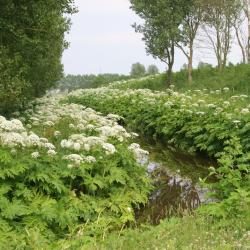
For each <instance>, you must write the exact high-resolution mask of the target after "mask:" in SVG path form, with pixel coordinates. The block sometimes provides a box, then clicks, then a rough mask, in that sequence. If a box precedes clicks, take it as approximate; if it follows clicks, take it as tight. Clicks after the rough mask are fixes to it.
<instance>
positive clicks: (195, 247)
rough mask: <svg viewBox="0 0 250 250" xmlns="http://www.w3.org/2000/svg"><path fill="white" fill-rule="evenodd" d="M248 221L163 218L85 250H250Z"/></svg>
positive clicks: (194, 217) (98, 242) (190, 217)
mask: <svg viewBox="0 0 250 250" xmlns="http://www.w3.org/2000/svg"><path fill="white" fill-rule="evenodd" d="M247 223H249V221H248V222H246V221H239V220H230V221H228V224H229V225H227V226H225V225H224V226H222V225H218V224H216V223H214V222H213V221H212V220H211V219H209V218H204V217H199V216H185V217H184V218H172V219H170V220H165V221H163V222H162V223H161V224H160V225H159V226H143V227H140V228H137V229H128V230H124V232H122V233H121V235H120V236H119V238H118V236H117V234H111V235H109V236H108V237H107V238H106V239H105V240H101V241H100V240H99V241H97V242H96V243H95V244H94V243H92V244H90V245H87V246H86V247H85V248H83V249H93V250H97V249H98V250H99V249H103V250H104V249H105V250H106V249H109V250H118V249H119V250H137V249H148V250H149V249H150V250H151V249H159V250H163V249H168V250H176V249H178V250H179V249H180V250H184V249H185V250H200V249H206V250H207V249H209V250H210V249H211V250H234V249H242V250H243V249H248V247H249V245H250V235H249V232H246V231H245V230H244V228H247Z"/></svg>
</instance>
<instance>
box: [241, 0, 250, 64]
mask: <svg viewBox="0 0 250 250" xmlns="http://www.w3.org/2000/svg"><path fill="white" fill-rule="evenodd" d="M242 1H243V6H244V12H245V15H246V17H247V23H248V39H247V61H248V63H250V0H242Z"/></svg>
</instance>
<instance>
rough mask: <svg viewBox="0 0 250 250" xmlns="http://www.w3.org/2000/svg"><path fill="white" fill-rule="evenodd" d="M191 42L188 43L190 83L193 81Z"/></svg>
mask: <svg viewBox="0 0 250 250" xmlns="http://www.w3.org/2000/svg"><path fill="white" fill-rule="evenodd" d="M193 53H194V51H193V44H190V51H189V57H188V82H189V83H191V82H192V81H193V76H192V73H193Z"/></svg>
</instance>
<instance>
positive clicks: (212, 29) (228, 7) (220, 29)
mask: <svg viewBox="0 0 250 250" xmlns="http://www.w3.org/2000/svg"><path fill="white" fill-rule="evenodd" d="M235 3H236V1H235V0H210V1H208V2H206V4H205V8H206V14H205V16H204V23H205V25H204V26H203V30H204V31H205V33H206V35H207V38H208V41H209V43H210V44H211V46H212V48H213V50H214V53H215V55H216V59H217V64H218V69H219V70H223V68H224V67H225V66H226V63H227V60H228V55H229V52H230V49H231V45H232V41H233V36H232V28H233V19H234V14H235V11H236V8H237V7H236V4H235Z"/></svg>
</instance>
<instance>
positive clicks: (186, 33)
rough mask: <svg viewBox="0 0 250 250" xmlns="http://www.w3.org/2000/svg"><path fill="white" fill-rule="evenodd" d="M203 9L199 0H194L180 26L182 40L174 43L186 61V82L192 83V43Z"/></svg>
mask: <svg viewBox="0 0 250 250" xmlns="http://www.w3.org/2000/svg"><path fill="white" fill-rule="evenodd" d="M202 14H203V8H202V4H201V2H200V1H199V0H194V1H193V3H192V5H191V6H190V9H189V12H188V14H187V15H186V16H185V18H184V19H183V22H182V24H181V36H182V39H181V40H180V41H178V42H177V43H176V46H177V47H178V48H179V49H180V50H181V51H182V52H183V53H184V55H185V56H186V57H187V59H188V66H187V69H188V81H189V82H192V79H193V78H192V71H193V55H194V41H195V38H196V35H197V31H198V29H199V27H200V25H201V22H202Z"/></svg>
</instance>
